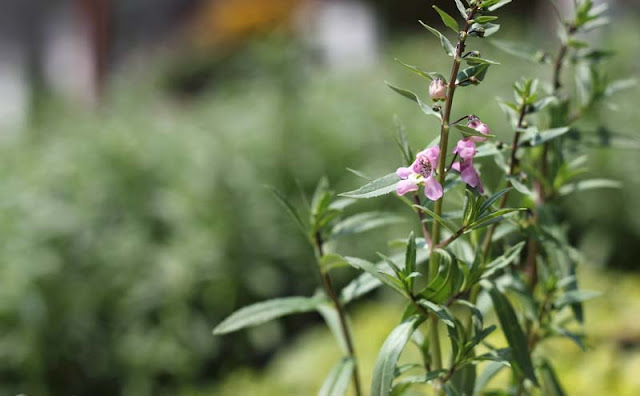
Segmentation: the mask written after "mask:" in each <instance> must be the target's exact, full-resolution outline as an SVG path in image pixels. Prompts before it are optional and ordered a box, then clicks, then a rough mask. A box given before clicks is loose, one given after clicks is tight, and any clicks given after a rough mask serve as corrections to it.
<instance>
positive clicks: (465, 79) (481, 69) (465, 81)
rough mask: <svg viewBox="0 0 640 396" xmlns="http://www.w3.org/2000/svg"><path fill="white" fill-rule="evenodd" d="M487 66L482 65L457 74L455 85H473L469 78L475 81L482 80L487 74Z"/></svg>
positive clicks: (485, 64)
mask: <svg viewBox="0 0 640 396" xmlns="http://www.w3.org/2000/svg"><path fill="white" fill-rule="evenodd" d="M489 66H490V64H489V63H482V64H479V65H475V66H470V67H467V68H465V69H464V70H462V71H460V72H458V75H457V77H456V85H459V86H461V87H465V86H467V85H470V84H473V82H472V81H471V77H475V78H476V79H477V81H482V80H484V76H485V75H486V74H487V70H488V69H489Z"/></svg>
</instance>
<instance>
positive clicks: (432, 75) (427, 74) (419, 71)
mask: <svg viewBox="0 0 640 396" xmlns="http://www.w3.org/2000/svg"><path fill="white" fill-rule="evenodd" d="M394 60H395V61H396V62H397V63H399V64H401V65H402V66H404V67H406V68H407V69H409V70H411V71H412V72H414V73H415V74H417V75H419V76H421V77H424V78H426V79H427V80H429V81H432V80H433V79H435V78H440V79H441V80H442V81H444V82H445V83H446V81H447V79H446V78H444V76H443V75H441V74H440V73H436V72H428V71H425V70H422V69H420V68H419V67H418V66H413V65H409V64H406V63H404V62H402V61H401V60H399V59H397V58H396V59H394Z"/></svg>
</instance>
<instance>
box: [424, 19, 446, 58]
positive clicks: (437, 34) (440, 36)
mask: <svg viewBox="0 0 640 396" xmlns="http://www.w3.org/2000/svg"><path fill="white" fill-rule="evenodd" d="M418 22H420V24H421V25H422V26H424V27H425V28H426V29H427V30H428V31H430V32H431V33H433V35H434V36H436V37H438V38H439V39H440V45H441V46H442V48H443V49H444V52H446V53H447V55H449V56H454V55H455V47H454V46H453V45H452V44H451V41H449V39H448V38H446V37H445V36H444V35H443V34H442V33H440V32H439V31H438V29H434V28H432V27H431V26H429V25H427V24H426V23H424V22H422V21H418Z"/></svg>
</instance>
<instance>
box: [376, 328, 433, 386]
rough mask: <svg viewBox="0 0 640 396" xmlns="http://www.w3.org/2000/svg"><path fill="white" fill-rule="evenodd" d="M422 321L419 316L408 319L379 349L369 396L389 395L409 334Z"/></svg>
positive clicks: (394, 330)
mask: <svg viewBox="0 0 640 396" xmlns="http://www.w3.org/2000/svg"><path fill="white" fill-rule="evenodd" d="M422 320H423V319H421V318H420V317H419V316H412V317H409V318H407V319H406V320H405V321H403V322H402V323H400V324H399V325H398V326H397V327H396V328H395V329H393V331H392V332H391V334H389V336H388V337H387V339H386V340H385V342H384V344H383V345H382V348H381V349H380V353H379V354H378V359H377V360H376V365H375V367H374V369H373V381H372V383H371V396H388V395H390V394H391V391H392V385H393V380H394V378H395V371H396V365H397V363H398V358H399V357H400V354H401V353H402V350H403V349H404V347H405V345H407V342H409V339H410V338H411V334H413V332H414V331H415V330H416V328H417V327H418V326H419V325H420V323H421V322H422Z"/></svg>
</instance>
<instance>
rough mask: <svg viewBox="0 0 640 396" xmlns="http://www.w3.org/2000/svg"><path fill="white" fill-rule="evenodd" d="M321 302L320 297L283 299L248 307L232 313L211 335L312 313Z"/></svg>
mask: <svg viewBox="0 0 640 396" xmlns="http://www.w3.org/2000/svg"><path fill="white" fill-rule="evenodd" d="M322 301H323V299H322V298H320V297H311V298H310V297H285V298H277V299H274V300H269V301H264V302H260V303H257V304H253V305H249V306H247V307H244V308H241V309H240V310H238V311H236V312H234V313H232V314H231V316H229V317H228V318H226V319H225V320H224V321H222V323H220V324H219V325H218V326H216V328H215V329H213V334H215V335H219V334H225V333H231V332H233V331H236V330H240V329H242V328H245V327H251V326H256V325H259V324H261V323H264V322H268V321H270V320H273V319H276V318H279V317H281V316H285V315H290V314H293V313H301V312H309V311H313V310H315V309H316V308H317V307H318V305H319V304H321V303H322Z"/></svg>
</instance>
